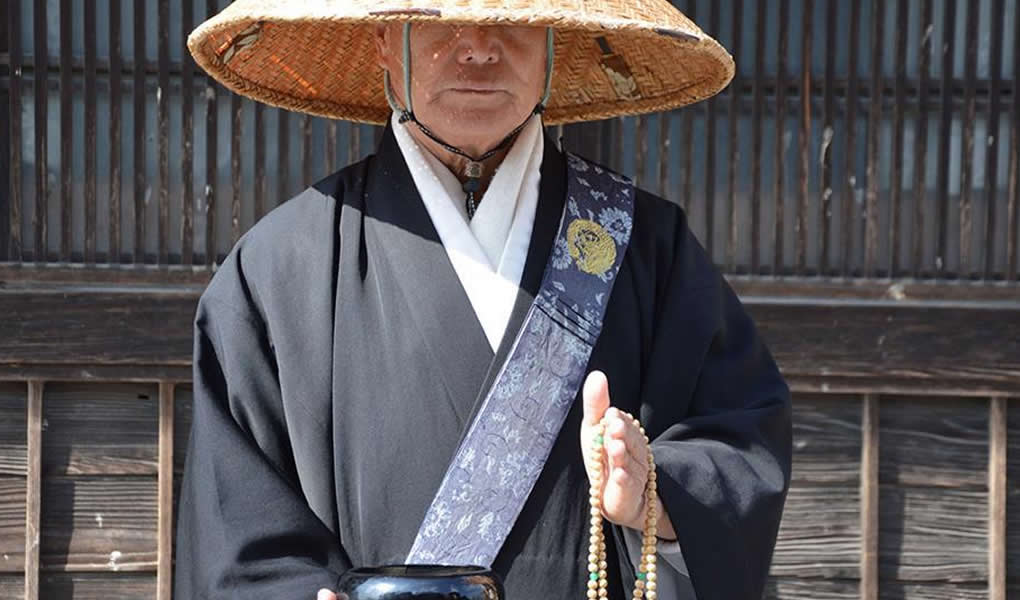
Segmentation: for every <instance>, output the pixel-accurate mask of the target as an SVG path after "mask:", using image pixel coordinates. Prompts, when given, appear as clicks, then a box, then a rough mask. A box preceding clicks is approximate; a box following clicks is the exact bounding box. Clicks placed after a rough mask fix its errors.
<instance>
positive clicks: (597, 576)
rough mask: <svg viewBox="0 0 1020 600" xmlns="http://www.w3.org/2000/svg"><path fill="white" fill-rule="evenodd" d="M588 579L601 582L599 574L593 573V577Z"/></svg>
mask: <svg viewBox="0 0 1020 600" xmlns="http://www.w3.org/2000/svg"><path fill="white" fill-rule="evenodd" d="M588 579H591V580H592V581H598V580H599V574H598V573H592V574H591V575H589V576H588Z"/></svg>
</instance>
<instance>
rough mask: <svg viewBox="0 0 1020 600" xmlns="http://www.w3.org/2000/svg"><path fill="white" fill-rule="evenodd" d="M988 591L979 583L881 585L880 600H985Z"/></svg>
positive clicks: (887, 582)
mask: <svg viewBox="0 0 1020 600" xmlns="http://www.w3.org/2000/svg"><path fill="white" fill-rule="evenodd" d="M986 598H988V589H987V587H986V586H985V585H984V584H981V583H905V582H902V581H886V582H883V583H882V600H886V599H888V600H985V599H986Z"/></svg>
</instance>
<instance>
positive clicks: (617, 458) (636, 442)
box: [606, 408, 648, 474]
mask: <svg viewBox="0 0 1020 600" xmlns="http://www.w3.org/2000/svg"><path fill="white" fill-rule="evenodd" d="M606 420H607V421H608V422H607V424H606V438H607V444H606V454H607V455H608V457H609V466H610V468H612V469H626V470H628V471H631V472H632V473H634V474H638V473H644V472H646V471H647V470H648V467H647V465H646V462H647V460H648V446H647V444H646V443H645V437H644V434H643V433H642V432H641V429H640V428H639V426H638V425H636V424H635V423H634V421H633V420H632V419H631V418H630V417H629V416H626V415H624V414H622V413H621V412H620V411H618V410H617V409H615V408H610V409H609V410H608V411H606Z"/></svg>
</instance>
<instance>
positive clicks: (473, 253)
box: [391, 114, 544, 352]
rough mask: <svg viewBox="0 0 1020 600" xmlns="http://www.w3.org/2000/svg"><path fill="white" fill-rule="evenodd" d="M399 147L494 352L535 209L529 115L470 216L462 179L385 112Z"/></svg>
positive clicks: (538, 154) (538, 124)
mask: <svg viewBox="0 0 1020 600" xmlns="http://www.w3.org/2000/svg"><path fill="white" fill-rule="evenodd" d="M391 124H392V127H393V133H394V136H395V137H396V140H397V145H398V146H399V147H400V151H401V152H402V153H403V155H404V160H405V161H406V162H407V166H408V169H409V170H410V172H411V178H412V179H413V180H414V184H415V186H416V187H417V188H418V193H419V194H420V195H421V198H422V202H423V203H424V204H425V209H426V210H427V211H428V213H429V217H430V218H431V219H432V224H433V225H434V226H435V228H436V233H438V234H439V239H440V240H441V241H442V243H443V247H444V248H445V249H446V254H447V256H448V257H449V259H450V262H451V264H452V265H453V268H454V271H456V273H457V277H458V279H460V283H461V285H462V286H463V287H464V291H465V292H466V293H467V297H468V300H470V302H471V306H472V308H474V311H475V315H476V316H477V317H478V321H479V322H480V323H481V325H482V329H483V330H484V331H485V336H486V337H487V338H488V340H489V345H490V346H491V347H492V349H493V351H494V352H495V351H496V349H497V348H498V347H499V343H500V341H501V340H502V339H503V335H504V333H505V332H506V327H507V323H508V322H509V320H510V313H511V312H512V311H513V306H514V302H515V301H516V299H517V292H518V288H519V285H520V281H521V275H522V273H523V272H524V263H525V261H526V260H527V255H528V247H529V246H530V244H531V231H532V228H533V226H534V222H535V210H536V207H537V206H538V184H539V180H540V177H541V173H540V167H541V165H542V154H543V152H544V139H543V135H542V121H541V118H540V117H539V116H538V115H532V116H531V118H530V119H529V120H528V123H527V124H526V125H525V126H524V128H523V129H522V130H521V132H520V133H519V134H518V135H517V139H516V140H514V143H513V145H512V146H511V148H510V151H509V152H508V153H507V155H506V158H504V159H503V162H502V164H500V165H499V167H498V168H497V170H496V172H495V174H494V175H493V177H492V181H491V182H490V183H489V187H488V189H487V190H486V191H485V195H484V196H482V200H481V203H480V204H479V205H478V210H477V211H476V212H475V216H474V218H473V219H471V220H470V221H469V220H468V217H467V208H466V206H465V197H466V195H465V193H464V191H463V190H462V189H461V184H460V181H459V180H458V179H457V177H456V176H455V175H454V174H453V173H451V172H450V170H449V169H448V168H447V167H446V165H444V164H443V163H442V162H441V161H440V160H439V159H438V158H436V157H435V156H433V155H432V153H431V152H429V151H428V150H426V149H424V148H422V147H421V146H420V145H419V144H418V143H417V142H416V141H415V140H414V138H413V137H411V134H410V133H409V132H408V131H407V127H408V126H409V125H408V124H406V123H399V122H398V117H397V115H396V114H394V115H393V116H392V117H391Z"/></svg>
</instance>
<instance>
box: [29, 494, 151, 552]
mask: <svg viewBox="0 0 1020 600" xmlns="http://www.w3.org/2000/svg"><path fill="white" fill-rule="evenodd" d="M156 488H157V482H156V478H155V477H97V476H81V477H50V478H47V479H46V480H45V481H44V482H43V497H44V498H45V499H46V501H45V503H44V504H43V512H42V564H43V568H44V569H45V570H47V571H155V570H156V492H157V489H156Z"/></svg>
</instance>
